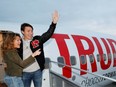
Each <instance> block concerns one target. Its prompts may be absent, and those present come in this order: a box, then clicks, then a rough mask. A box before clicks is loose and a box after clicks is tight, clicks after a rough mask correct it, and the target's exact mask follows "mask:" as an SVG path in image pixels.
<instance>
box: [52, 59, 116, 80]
mask: <svg viewBox="0 0 116 87" xmlns="http://www.w3.org/2000/svg"><path fill="white" fill-rule="evenodd" d="M50 63H56V64H60V65H63V66H67V67H70V68H73V69H75V70H78V71H83V72H87V73H89V74H91V75H94V76H98V77H102V78H104V79H107V80H110V81H113V82H116V80H115V79H113V78H110V77H106V76H102V75H99V74H95V73H91V72H89V71H86V70H83V69H79V68H75V67H72V66H69V65H66V64H63V63H58V62H55V61H50Z"/></svg>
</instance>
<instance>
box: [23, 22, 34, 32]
mask: <svg viewBox="0 0 116 87" xmlns="http://www.w3.org/2000/svg"><path fill="white" fill-rule="evenodd" d="M25 27H31V28H32V30H33V26H32V25H30V24H28V23H23V24H21V31H24V30H25Z"/></svg>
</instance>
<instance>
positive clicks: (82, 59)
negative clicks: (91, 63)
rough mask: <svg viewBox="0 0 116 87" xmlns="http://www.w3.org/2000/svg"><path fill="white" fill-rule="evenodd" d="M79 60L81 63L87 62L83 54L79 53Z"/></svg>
mask: <svg viewBox="0 0 116 87" xmlns="http://www.w3.org/2000/svg"><path fill="white" fill-rule="evenodd" d="M80 60H81V64H86V62H87V60H86V57H85V55H81V56H80Z"/></svg>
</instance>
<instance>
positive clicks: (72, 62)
mask: <svg viewBox="0 0 116 87" xmlns="http://www.w3.org/2000/svg"><path fill="white" fill-rule="evenodd" d="M70 59H71V65H76V57H75V56H70Z"/></svg>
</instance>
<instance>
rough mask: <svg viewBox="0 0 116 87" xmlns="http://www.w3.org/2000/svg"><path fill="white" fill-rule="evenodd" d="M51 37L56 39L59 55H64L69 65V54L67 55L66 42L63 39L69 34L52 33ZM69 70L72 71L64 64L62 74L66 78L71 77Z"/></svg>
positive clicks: (67, 37)
mask: <svg viewBox="0 0 116 87" xmlns="http://www.w3.org/2000/svg"><path fill="white" fill-rule="evenodd" d="M52 38H54V39H55V40H56V42H57V45H58V48H59V51H60V55H61V56H63V57H64V60H65V62H66V65H69V66H71V64H70V55H69V51H68V47H67V44H66V42H65V39H69V36H68V35H66V34H54V35H53V36H52ZM71 71H72V70H71V68H69V67H66V66H65V67H64V68H63V76H65V77H67V78H71Z"/></svg>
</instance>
